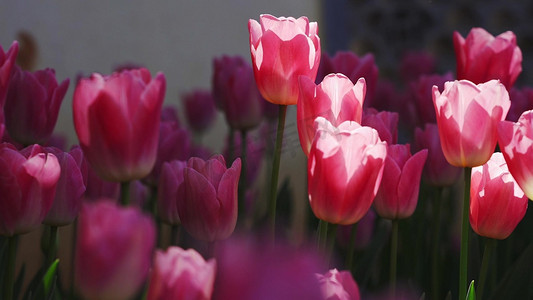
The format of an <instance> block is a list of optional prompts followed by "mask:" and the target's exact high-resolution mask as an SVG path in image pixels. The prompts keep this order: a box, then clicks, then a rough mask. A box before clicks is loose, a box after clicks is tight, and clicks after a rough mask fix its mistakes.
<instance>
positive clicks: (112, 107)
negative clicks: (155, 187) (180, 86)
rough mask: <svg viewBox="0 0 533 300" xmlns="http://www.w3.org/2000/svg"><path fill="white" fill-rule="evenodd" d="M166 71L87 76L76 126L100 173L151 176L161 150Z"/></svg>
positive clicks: (77, 96)
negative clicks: (152, 76)
mask: <svg viewBox="0 0 533 300" xmlns="http://www.w3.org/2000/svg"><path fill="white" fill-rule="evenodd" d="M165 85H166V81H165V76H164V75H163V74H162V73H159V74H157V76H156V77H155V78H153V79H152V78H151V75H150V72H149V71H148V70H146V69H138V70H131V71H122V72H121V73H113V74H111V75H110V76H102V75H100V74H97V73H95V74H93V75H92V76H91V77H90V78H82V79H80V81H79V82H78V84H77V86H76V90H75V91H74V100H73V115H74V126H75V128H76V133H77V134H78V139H79V141H80V146H81V148H82V149H83V152H84V154H85V156H86V157H87V160H88V161H89V163H90V164H91V166H92V167H93V169H94V170H95V171H96V173H98V175H99V176H100V177H102V178H103V179H106V180H109V181H131V180H134V179H140V178H143V177H145V176H146V175H148V173H150V171H151V170H152V168H153V166H154V163H155V160H156V154H157V143H158V139H159V123H160V114H161V106H162V104H163V98H164V95H165Z"/></svg>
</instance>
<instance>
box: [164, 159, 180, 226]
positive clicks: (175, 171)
mask: <svg viewBox="0 0 533 300" xmlns="http://www.w3.org/2000/svg"><path fill="white" fill-rule="evenodd" d="M186 167H187V162H185V161H180V160H174V161H171V162H166V163H164V164H163V168H162V171H161V176H160V177H159V184H158V186H157V215H158V216H159V218H160V219H161V220H162V221H164V222H166V223H169V224H172V225H178V224H180V217H179V215H178V201H182V199H183V197H185V186H184V185H183V173H184V172H183V171H184V170H185V168H186Z"/></svg>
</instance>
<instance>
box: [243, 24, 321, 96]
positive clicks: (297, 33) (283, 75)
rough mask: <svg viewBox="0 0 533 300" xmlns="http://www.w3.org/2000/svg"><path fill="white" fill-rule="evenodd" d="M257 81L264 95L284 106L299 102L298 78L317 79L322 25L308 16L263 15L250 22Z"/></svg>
mask: <svg viewBox="0 0 533 300" xmlns="http://www.w3.org/2000/svg"><path fill="white" fill-rule="evenodd" d="M248 30H249V32H250V52H251V54H252V67H253V69H254V75H255V81H256V83H257V87H258V88H259V91H260V92H261V95H263V97H264V98H265V99H266V100H268V101H270V102H272V103H274V104H282V105H291V104H296V103H297V101H298V77H299V76H301V75H303V76H307V77H309V78H310V79H311V80H313V81H314V80H315V77H316V74H317V71H318V65H319V62H320V38H319V37H318V35H317V34H318V25H317V23H316V22H309V20H308V19H307V17H300V18H298V19H295V18H293V17H288V18H285V17H280V18H276V17H274V16H271V15H261V16H260V18H259V22H257V21H256V20H249V21H248Z"/></svg>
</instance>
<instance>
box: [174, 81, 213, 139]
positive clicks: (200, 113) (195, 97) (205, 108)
mask: <svg viewBox="0 0 533 300" xmlns="http://www.w3.org/2000/svg"><path fill="white" fill-rule="evenodd" d="M182 101H183V105H184V108H185V119H186V120H187V124H189V127H190V128H191V129H192V130H193V131H195V132H198V133H203V132H205V131H207V130H208V129H209V128H210V127H211V125H213V122H214V121H215V118H216V116H217V115H216V109H215V100H214V98H213V94H212V93H211V91H209V90H202V89H197V90H193V91H190V92H187V93H185V94H183V95H182Z"/></svg>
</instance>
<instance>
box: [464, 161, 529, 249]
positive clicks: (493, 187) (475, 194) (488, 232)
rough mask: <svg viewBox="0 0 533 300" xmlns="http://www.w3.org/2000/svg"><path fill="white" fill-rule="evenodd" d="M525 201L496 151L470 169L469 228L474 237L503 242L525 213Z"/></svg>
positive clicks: (525, 198)
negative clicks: (483, 161)
mask: <svg viewBox="0 0 533 300" xmlns="http://www.w3.org/2000/svg"><path fill="white" fill-rule="evenodd" d="M527 202H528V201H527V197H526V195H524V192H523V191H522V190H521V189H520V187H519V186H518V184H517V183H516V181H515V180H514V178H513V176H512V175H511V173H509V169H508V168H507V164H506V163H505V159H504V157H503V155H502V154H501V153H500V152H496V153H494V154H493V155H492V156H491V158H490V160H489V161H488V162H487V163H486V164H484V165H483V166H479V167H475V168H473V169H472V184H471V186H470V225H472V229H473V230H474V231H475V232H476V233H477V234H479V235H481V236H484V237H488V238H493V239H499V240H503V239H506V238H507V237H508V236H509V235H510V234H511V233H512V232H513V230H514V229H515V227H516V225H518V223H519V222H520V221H521V220H522V218H523V217H524V215H525V214H526V210H527Z"/></svg>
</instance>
